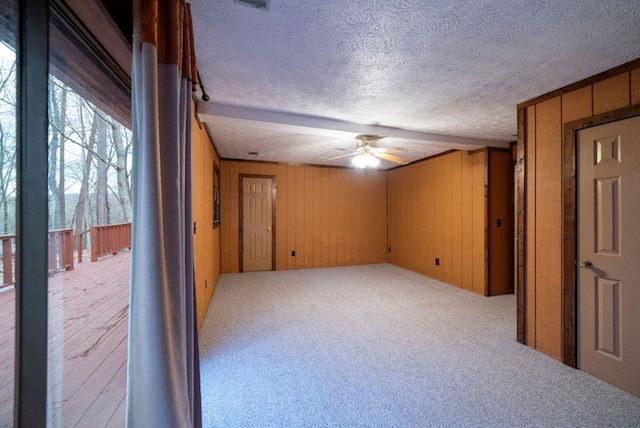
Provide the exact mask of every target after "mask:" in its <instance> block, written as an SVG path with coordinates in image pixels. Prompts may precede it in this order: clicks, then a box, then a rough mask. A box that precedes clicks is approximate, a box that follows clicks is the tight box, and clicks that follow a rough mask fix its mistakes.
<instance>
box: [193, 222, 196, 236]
mask: <svg viewBox="0 0 640 428" xmlns="http://www.w3.org/2000/svg"><path fill="white" fill-rule="evenodd" d="M193 234H194V235H195V234H196V222H195V221H194V222H193Z"/></svg>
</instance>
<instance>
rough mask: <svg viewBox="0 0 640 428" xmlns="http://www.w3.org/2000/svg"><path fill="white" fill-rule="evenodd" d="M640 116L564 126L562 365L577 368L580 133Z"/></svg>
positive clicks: (638, 110)
mask: <svg viewBox="0 0 640 428" xmlns="http://www.w3.org/2000/svg"><path fill="white" fill-rule="evenodd" d="M634 116H640V104H634V105H632V106H629V107H625V108H621V109H617V110H613V111H610V112H607V113H602V114H598V115H595V116H591V117H587V118H584V119H580V120H576V121H573V122H568V123H566V124H565V125H564V138H563V147H562V218H563V224H562V267H561V270H562V362H563V363H565V364H567V365H569V366H571V367H573V368H577V345H578V342H577V340H578V324H577V312H576V308H577V304H578V300H577V299H578V293H577V288H578V284H577V275H576V261H577V259H576V256H577V244H578V240H577V237H578V221H577V220H578V212H577V200H576V188H577V179H578V177H577V175H578V170H577V164H576V152H577V150H576V144H577V143H578V139H577V136H578V131H580V130H582V129H585V128H590V127H593V126H598V125H604V124H606V123H610V122H615V121H618V120H622V119H629V118H631V117H634Z"/></svg>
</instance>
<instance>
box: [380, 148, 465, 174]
mask: <svg viewBox="0 0 640 428" xmlns="http://www.w3.org/2000/svg"><path fill="white" fill-rule="evenodd" d="M458 151H461V150H447V151H446V152H442V153H438V154H437V155H433V156H429V157H426V158H424V159H418V160H415V161H413V162H409V163H408V164H406V165H398V166H394V167H393V168H389V169H386V170H384V171H394V170H396V169H399V168H405V167H407V166H411V165H415V164H417V163H420V162H425V161H428V160H431V159H435V158H438V157H440V156H446V155H450V154H451V153H455V152H458Z"/></svg>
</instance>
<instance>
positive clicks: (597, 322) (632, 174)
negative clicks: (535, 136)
mask: <svg viewBox="0 0 640 428" xmlns="http://www.w3.org/2000/svg"><path fill="white" fill-rule="evenodd" d="M577 159H578V160H577V162H578V259H577V264H578V268H577V269H578V272H577V278H578V367H579V368H580V369H581V370H584V371H586V372H588V373H591V374H592V375H594V376H596V377H598V378H600V379H603V380H605V381H607V382H609V383H611V384H613V385H616V386H618V387H620V388H622V389H624V390H626V391H629V392H631V393H632V394H635V395H638V396H640V116H637V117H633V118H630V119H625V120H620V121H617V122H612V123H608V124H604V125H600V126H595V127H592V128H586V129H583V130H581V131H579V133H578V158H577Z"/></svg>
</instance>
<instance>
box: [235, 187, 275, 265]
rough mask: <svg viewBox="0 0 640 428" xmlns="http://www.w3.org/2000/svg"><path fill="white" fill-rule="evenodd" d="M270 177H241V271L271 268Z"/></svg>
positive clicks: (271, 200)
mask: <svg viewBox="0 0 640 428" xmlns="http://www.w3.org/2000/svg"><path fill="white" fill-rule="evenodd" d="M272 187H273V179H272V178H265V177H243V178H242V271H243V272H253V271H259V270H272V266H273V192H272Z"/></svg>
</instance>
